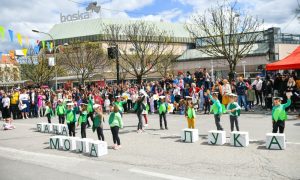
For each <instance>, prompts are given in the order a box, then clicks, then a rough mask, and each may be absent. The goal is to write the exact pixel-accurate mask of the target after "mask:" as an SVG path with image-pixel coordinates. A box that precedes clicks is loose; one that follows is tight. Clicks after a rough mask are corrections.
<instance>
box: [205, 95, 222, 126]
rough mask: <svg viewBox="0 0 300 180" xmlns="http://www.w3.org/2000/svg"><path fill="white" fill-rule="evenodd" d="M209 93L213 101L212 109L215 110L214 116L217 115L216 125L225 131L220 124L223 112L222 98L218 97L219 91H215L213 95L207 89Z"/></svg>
mask: <svg viewBox="0 0 300 180" xmlns="http://www.w3.org/2000/svg"><path fill="white" fill-rule="evenodd" d="M207 93H208V94H209V98H210V100H211V101H212V102H213V105H212V111H213V112H214V117H215V123H216V126H217V130H221V131H223V128H222V126H221V124H220V121H221V114H222V105H221V103H220V100H219V99H218V92H213V93H212V96H211V95H210V91H209V90H207Z"/></svg>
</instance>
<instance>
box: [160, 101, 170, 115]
mask: <svg viewBox="0 0 300 180" xmlns="http://www.w3.org/2000/svg"><path fill="white" fill-rule="evenodd" d="M167 109H168V103H165V102H163V103H161V102H160V101H159V102H158V113H159V114H162V113H166V112H167Z"/></svg>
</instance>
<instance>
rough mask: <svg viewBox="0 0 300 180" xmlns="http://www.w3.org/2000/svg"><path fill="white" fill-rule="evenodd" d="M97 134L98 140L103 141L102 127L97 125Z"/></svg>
mask: <svg viewBox="0 0 300 180" xmlns="http://www.w3.org/2000/svg"><path fill="white" fill-rule="evenodd" d="M97 135H98V139H99V140H100V141H104V134H103V128H102V127H100V126H99V127H97Z"/></svg>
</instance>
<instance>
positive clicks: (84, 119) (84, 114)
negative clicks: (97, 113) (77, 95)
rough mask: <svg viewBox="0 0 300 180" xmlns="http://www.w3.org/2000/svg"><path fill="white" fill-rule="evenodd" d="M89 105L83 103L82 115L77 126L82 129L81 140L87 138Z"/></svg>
mask: <svg viewBox="0 0 300 180" xmlns="http://www.w3.org/2000/svg"><path fill="white" fill-rule="evenodd" d="M87 114H88V113H87V104H85V103H81V109H80V115H79V118H78V123H77V126H79V124H80V127H81V138H86V123H87Z"/></svg>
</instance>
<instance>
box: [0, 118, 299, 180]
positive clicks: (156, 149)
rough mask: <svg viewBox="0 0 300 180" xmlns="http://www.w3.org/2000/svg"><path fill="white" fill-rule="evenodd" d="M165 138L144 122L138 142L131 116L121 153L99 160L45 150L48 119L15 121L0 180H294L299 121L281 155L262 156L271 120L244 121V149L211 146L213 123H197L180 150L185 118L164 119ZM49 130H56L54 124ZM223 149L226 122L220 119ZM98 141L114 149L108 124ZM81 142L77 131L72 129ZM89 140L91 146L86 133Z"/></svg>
mask: <svg viewBox="0 0 300 180" xmlns="http://www.w3.org/2000/svg"><path fill="white" fill-rule="evenodd" d="M167 119H168V124H169V125H168V126H169V130H159V120H158V115H157V114H154V115H149V126H148V127H147V128H146V130H145V132H144V133H141V134H137V133H136V126H137V117H136V115H135V114H125V115H124V118H123V120H124V125H125V127H124V129H122V130H121V131H120V138H121V143H122V148H121V149H120V150H112V149H111V148H109V150H108V155H105V156H102V157H98V158H95V157H89V156H88V155H86V154H78V153H74V152H69V151H63V150H53V149H49V138H50V137H51V134H44V133H40V132H36V123H38V122H47V120H46V118H34V119H25V120H15V121H14V124H15V125H16V129H15V130H10V131H3V130H1V131H0V167H1V168H0V177H1V178H0V179H5V180H6V179H56V180H60V179H72V180H76V179H172V180H173V179H178V180H188V179H221V178H222V179H300V154H299V148H300V140H299V137H300V131H299V128H300V120H299V119H297V117H296V116H289V120H288V121H287V122H286V133H285V134H286V139H287V148H286V150H267V149H266V148H265V134H266V133H269V132H271V129H272V126H271V124H272V123H271V116H270V115H265V114H242V115H241V117H240V119H239V123H240V129H241V131H247V132H249V135H250V145H249V146H248V147H245V148H239V147H232V146H230V145H229V143H226V144H225V145H223V146H213V145H208V143H207V133H208V131H209V130H213V129H215V124H214V119H213V115H198V116H197V120H196V128H198V129H199V141H198V142H195V143H183V142H181V140H180V133H181V130H182V129H183V128H186V126H187V122H186V120H185V118H184V116H180V115H167ZM53 122H55V123H56V122H58V120H57V118H55V117H54V118H53ZM221 124H222V125H223V127H224V128H225V131H226V136H227V137H228V138H227V142H229V133H230V124H229V117H228V115H223V116H222V117H221ZM104 129H105V130H104V135H105V138H106V141H107V142H108V144H109V146H111V145H112V137H111V132H110V129H109V126H108V123H107V121H106V123H105V125H104ZM76 132H77V134H76V136H80V129H79V128H77V129H76ZM87 137H88V138H92V139H95V140H96V139H97V135H96V133H93V132H92V130H91V129H88V130H87Z"/></svg>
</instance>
